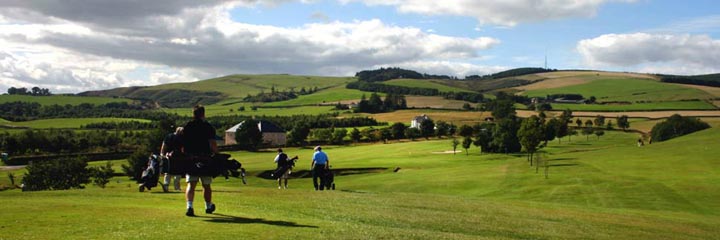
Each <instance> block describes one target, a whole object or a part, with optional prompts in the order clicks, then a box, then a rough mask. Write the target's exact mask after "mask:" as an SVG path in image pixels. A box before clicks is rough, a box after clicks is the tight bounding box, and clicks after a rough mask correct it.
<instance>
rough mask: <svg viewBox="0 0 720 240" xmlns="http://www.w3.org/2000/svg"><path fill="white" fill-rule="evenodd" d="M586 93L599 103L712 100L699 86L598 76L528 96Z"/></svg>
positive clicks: (526, 93)
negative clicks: (599, 77) (590, 79)
mask: <svg viewBox="0 0 720 240" xmlns="http://www.w3.org/2000/svg"><path fill="white" fill-rule="evenodd" d="M566 93H575V94H582V95H583V96H584V97H586V98H589V97H590V96H595V97H596V98H597V101H598V102H609V101H629V102H636V101H677V100H685V99H709V98H713V96H712V95H710V94H709V93H707V92H705V91H701V90H698V89H695V88H688V87H684V86H681V85H677V84H676V85H670V84H665V83H661V82H658V81H654V80H640V79H612V78H609V79H597V80H592V81H590V82H588V83H584V84H579V85H572V86H565V87H559V88H549V89H537V90H529V91H526V92H525V93H524V94H525V95H526V96H530V97H534V96H538V97H545V96H546V95H549V94H566Z"/></svg>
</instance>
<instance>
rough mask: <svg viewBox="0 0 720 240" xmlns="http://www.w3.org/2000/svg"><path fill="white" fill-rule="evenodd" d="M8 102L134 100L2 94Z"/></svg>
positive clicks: (75, 102) (107, 101)
mask: <svg viewBox="0 0 720 240" xmlns="http://www.w3.org/2000/svg"><path fill="white" fill-rule="evenodd" d="M7 102H36V103H39V104H40V105H53V104H59V105H66V104H70V105H80V104H81V103H90V104H94V105H100V104H106V103H111V102H128V103H130V102H132V100H130V99H125V98H112V97H83V96H64V95H53V96H28V95H0V103H7Z"/></svg>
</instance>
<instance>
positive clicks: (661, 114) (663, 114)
mask: <svg viewBox="0 0 720 240" xmlns="http://www.w3.org/2000/svg"><path fill="white" fill-rule="evenodd" d="M561 113H562V111H548V112H546V114H547V115H548V116H557V115H559V114H561ZM517 114H518V116H520V117H529V116H532V115H537V112H535V111H529V110H518V111H517ZM673 114H680V115H682V116H686V117H720V111H718V110H716V111H640V112H633V111H628V112H586V111H573V116H581V117H595V116H597V115H602V116H605V117H610V118H615V117H618V116H621V115H627V116H628V117H631V118H633V117H636V118H652V119H658V118H667V117H670V116H672V115H673Z"/></svg>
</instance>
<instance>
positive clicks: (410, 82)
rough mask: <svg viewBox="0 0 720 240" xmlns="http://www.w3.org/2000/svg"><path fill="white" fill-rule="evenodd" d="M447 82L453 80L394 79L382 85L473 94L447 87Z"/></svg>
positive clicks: (465, 90) (466, 90)
mask: <svg viewBox="0 0 720 240" xmlns="http://www.w3.org/2000/svg"><path fill="white" fill-rule="evenodd" d="M449 81H453V80H423V79H394V80H390V81H385V82H383V84H387V85H394V86H403V87H415V88H433V89H437V90H438V91H440V92H473V91H471V90H468V89H463V88H457V87H452V86H448V85H447V82H449ZM455 81H456V80H455Z"/></svg>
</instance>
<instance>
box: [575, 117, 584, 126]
mask: <svg viewBox="0 0 720 240" xmlns="http://www.w3.org/2000/svg"><path fill="white" fill-rule="evenodd" d="M575 124H576V125H577V127H578V128H581V127H582V124H583V121H582V119H580V118H578V119H576V120H575Z"/></svg>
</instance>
